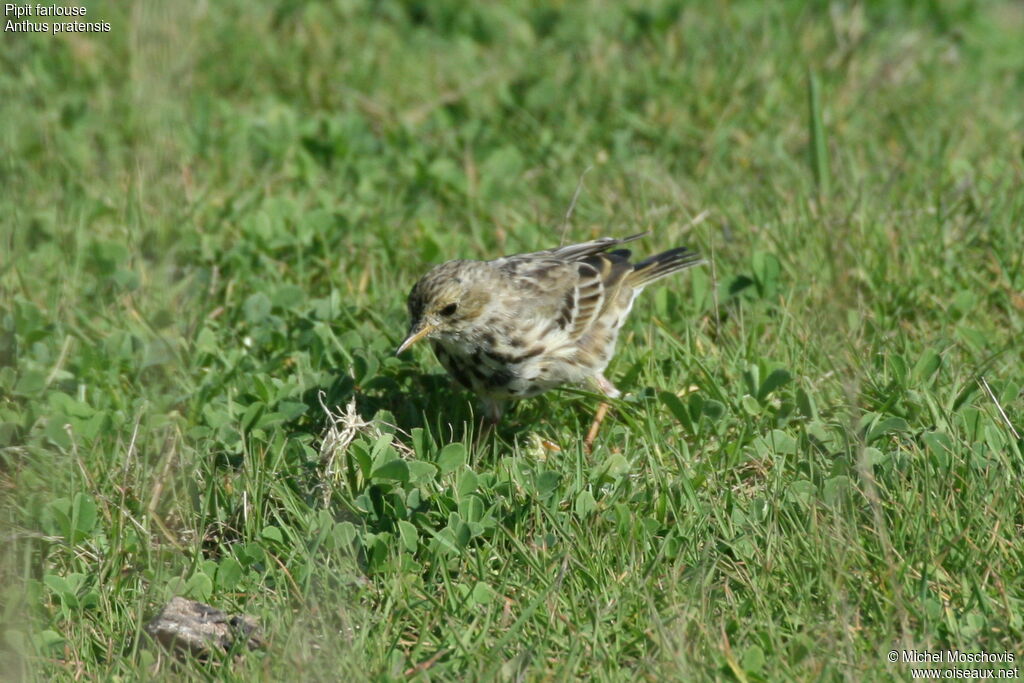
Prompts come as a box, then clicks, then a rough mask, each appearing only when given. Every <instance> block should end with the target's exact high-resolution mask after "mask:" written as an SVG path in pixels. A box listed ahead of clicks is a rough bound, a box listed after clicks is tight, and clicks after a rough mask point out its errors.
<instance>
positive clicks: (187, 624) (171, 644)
mask: <svg viewBox="0 0 1024 683" xmlns="http://www.w3.org/2000/svg"><path fill="white" fill-rule="evenodd" d="M146 633H148V634H149V635H150V637H152V638H153V639H154V640H155V641H157V642H158V643H160V644H161V645H163V646H164V647H166V648H167V649H168V650H171V651H174V652H177V653H187V654H191V655H192V656H194V657H198V658H201V659H205V658H207V657H209V655H210V654H211V653H212V652H213V651H214V650H215V649H217V650H220V651H221V652H228V651H231V650H234V649H237V644H239V643H244V644H245V646H246V647H247V648H248V649H250V650H253V649H256V648H261V647H263V646H264V642H263V637H262V634H261V633H260V628H259V625H258V623H257V621H256V619H255V617H251V616H249V615H246V614H239V615H230V614H226V613H225V612H222V611H221V610H219V609H216V608H215V607H211V606H209V605H204V604H203V603H201V602H196V601H195V600H186V599H185V598H182V597H176V598H172V599H171V601H170V602H169V603H167V605H166V606H165V607H164V608H163V609H162V610H161V611H160V614H158V615H156V616H155V617H154V618H153V619H152V621H150V622H149V623H148V624H146Z"/></svg>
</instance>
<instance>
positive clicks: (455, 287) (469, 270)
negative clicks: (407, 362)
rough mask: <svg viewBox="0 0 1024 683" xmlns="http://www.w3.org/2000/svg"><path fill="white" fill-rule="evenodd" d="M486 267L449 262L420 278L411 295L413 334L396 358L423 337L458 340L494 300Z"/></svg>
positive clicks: (462, 262) (407, 338) (406, 340)
mask: <svg viewBox="0 0 1024 683" xmlns="http://www.w3.org/2000/svg"><path fill="white" fill-rule="evenodd" d="M486 267H487V266H486V264H484V263H481V262H479V261H448V262H447V263H442V264H441V265H439V266H437V267H435V268H434V269H433V270H431V271H430V272H429V273H427V274H426V275H424V276H423V277H422V278H420V281H419V282H417V283H416V284H415V286H413V288H412V291H411V292H409V301H408V306H409V317H410V318H411V322H410V324H409V335H408V336H407V337H406V338H405V341H404V342H402V345H401V346H399V347H398V351H396V352H395V353H396V355H397V354H400V353H402V352H403V351H405V350H406V349H408V348H409V347H410V346H412V345H413V344H415V343H416V342H418V341H419V340H420V339H423V338H437V337H441V338H444V337H458V336H459V335H460V334H461V332H462V331H463V330H464V329H465V328H466V327H467V326H468V325H469V324H470V323H471V322H472V321H473V320H475V319H476V318H478V317H479V316H480V314H481V313H483V310H484V307H485V306H486V305H487V303H488V302H489V301H490V300H491V294H490V292H489V291H488V287H487V278H486V272H485V270H484V269H486Z"/></svg>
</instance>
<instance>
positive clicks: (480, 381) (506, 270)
mask: <svg viewBox="0 0 1024 683" xmlns="http://www.w3.org/2000/svg"><path fill="white" fill-rule="evenodd" d="M645 235H647V233H646V232H644V233H638V234H635V235H630V236H628V237H623V238H614V237H602V238H600V239H595V240H591V241H588V242H580V243H578V244H569V245H565V246H560V247H556V248H553V249H547V250H544V251H537V252H530V253H524V254H514V255H511V256H504V257H502V258H498V259H494V260H493V261H476V260H464V259H457V260H453V261H447V262H445V263H442V264H440V265H438V266H435V267H434V268H433V269H431V270H430V271H429V272H427V273H426V274H425V275H424V276H423V277H421V278H420V279H419V281H418V282H416V284H415V285H414V286H413V288H412V290H411V291H410V292H409V298H408V302H407V305H408V310H409V317H410V319H411V322H410V326H409V333H408V336H406V338H405V341H403V342H402V344H401V345H400V346H399V347H398V350H397V352H396V355H400V354H402V353H403V352H405V351H406V350H407V349H409V347H411V346H412V345H413V344H415V343H416V342H418V341H420V340H423V339H427V340H429V342H430V344H431V346H432V347H433V351H434V355H435V356H436V357H437V360H438V361H439V362H440V363H441V365H442V366H443V367H444V368H445V370H447V372H448V374H449V375H451V376H452V377H453V378H454V379H455V381H456V382H457V383H458V384H460V385H461V386H463V387H464V388H466V389H469V390H470V391H472V392H473V393H475V394H476V395H477V396H479V397H480V399H481V400H482V402H483V406H484V410H485V415H486V417H487V418H488V419H489V420H490V422H491V424H492V425H493V424H497V423H498V422H499V421H500V419H501V417H502V414H503V412H504V407H505V404H506V402H508V401H514V400H520V399H524V398H529V397H532V396H536V395H538V394H541V393H544V392H546V391H548V390H550V389H554V388H556V387H559V386H562V385H566V384H569V385H573V384H575V385H584V386H586V385H589V386H591V387H594V388H596V389H597V390H598V391H600V392H601V393H602V394H604V395H605V396H606V397H608V398H618V397H619V396H620V395H621V392H620V391H619V390H618V389H617V388H616V387H615V385H614V384H612V383H611V382H610V381H609V380H608V378H607V377H605V375H604V372H605V369H606V368H607V367H608V363H609V361H610V360H611V358H612V355H613V354H614V352H615V344H616V341H617V340H618V335H619V331H620V330H621V329H622V325H623V322H625V320H626V316H627V315H629V312H630V309H631V308H632V307H633V302H634V301H636V298H637V296H638V295H639V294H640V292H642V291H643V289H644V288H645V287H646V286H647V285H649V284H651V283H652V282H654V281H656V280H660V279H661V278H663V277H665V276H667V275H671V274H672V273H676V272H679V271H681V270H685V269H687V268H692V267H694V266H698V265H701V264H703V263H706V261H705V260H704V259H703V258H701V256H700V255H699V254H698V253H697V252H695V251H692V250H690V249H687V248H686V247H677V248H675V249H669V250H668V251H664V252H662V253H660V254H656V255H654V256H651V257H649V258H646V259H643V260H641V261H638V262H636V263H634V262H632V261H631V260H630V257H631V256H632V253H631V252H630V251H629V250H628V249H621V248H618V247H620V245H623V244H626V243H628V242H632V241H634V240H637V239H640V238H641V237H644V236H645ZM602 407H603V408H604V409H607V405H606V404H604V403H602ZM599 415H600V417H599V418H598V422H599V420H600V419H601V418H602V417H603V413H602V412H600V411H599ZM596 424H597V423H595V426H596ZM592 433H596V430H594V429H592Z"/></svg>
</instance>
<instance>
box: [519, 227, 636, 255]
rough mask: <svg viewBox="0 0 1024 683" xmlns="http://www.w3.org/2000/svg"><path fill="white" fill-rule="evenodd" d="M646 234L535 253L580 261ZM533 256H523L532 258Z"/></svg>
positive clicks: (591, 241) (606, 239)
mask: <svg viewBox="0 0 1024 683" xmlns="http://www.w3.org/2000/svg"><path fill="white" fill-rule="evenodd" d="M646 235H647V233H646V232H638V233H637V234H635V235H630V236H629V237H622V238H619V237H602V238H600V239H596V240H590V241H589V242H579V243H577V244H567V245H565V246H564V247H555V248H554V249H548V250H546V251H538V252H536V255H537V256H541V255H548V256H553V257H554V258H560V259H565V260H566V261H581V260H583V259H585V258H587V257H588V256H593V255H594V254H600V253H601V252H603V251H608V250H609V249H611V248H612V247H616V246H618V245H620V244H625V243H626V242H632V241H633V240H638V239H640V238H641V237H644V236H646ZM532 255H533V254H524V256H532Z"/></svg>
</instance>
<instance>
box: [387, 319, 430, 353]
mask: <svg viewBox="0 0 1024 683" xmlns="http://www.w3.org/2000/svg"><path fill="white" fill-rule="evenodd" d="M433 331H434V326H433V325H424V326H423V327H421V328H420V329H418V330H416V331H415V332H413V333H412V334H410V335H409V336H408V338H407V339H406V340H405V341H404V342H402V345H401V346H399V347H398V350H397V351H395V355H396V356H398V355H401V353H402V352H403V351H405V350H406V349H407V348H409V347H410V346H412V345H413V344H415V343H416V342H418V341H419V340H420V339H423V338H424V337H426V336H427V335H428V334H430V333H431V332H433Z"/></svg>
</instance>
